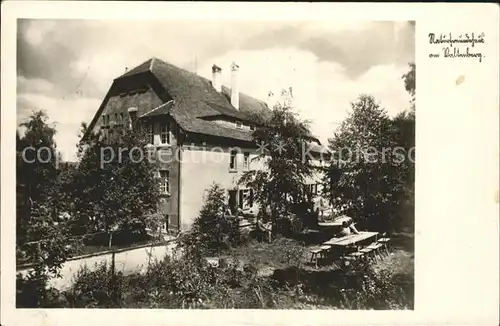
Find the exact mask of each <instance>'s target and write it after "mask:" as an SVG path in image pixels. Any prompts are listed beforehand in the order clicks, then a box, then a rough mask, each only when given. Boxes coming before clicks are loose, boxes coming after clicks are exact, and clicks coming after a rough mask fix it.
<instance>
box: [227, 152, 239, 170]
mask: <svg viewBox="0 0 500 326" xmlns="http://www.w3.org/2000/svg"><path fill="white" fill-rule="evenodd" d="M237 154H238V152H237V151H235V150H233V151H231V157H230V160H229V169H230V170H236V155H237Z"/></svg>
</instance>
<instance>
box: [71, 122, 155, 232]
mask: <svg viewBox="0 0 500 326" xmlns="http://www.w3.org/2000/svg"><path fill="white" fill-rule="evenodd" d="M85 132H86V125H84V124H82V134H85ZM78 155H79V157H80V163H79V165H78V169H77V170H76V171H75V173H74V175H73V193H72V198H73V201H74V213H75V216H76V218H77V220H78V221H79V222H80V224H81V225H84V226H85V227H86V228H87V230H89V231H105V232H108V233H111V232H112V231H113V230H117V229H122V230H123V229H125V230H126V229H128V230H131V229H133V230H139V231H141V232H143V231H145V229H146V226H147V224H149V222H148V219H147V217H148V216H150V215H151V214H154V213H155V212H156V211H157V208H158V203H159V201H160V198H161V195H160V192H159V183H158V179H157V178H156V177H155V176H156V173H157V171H158V160H157V158H156V157H155V156H154V152H150V151H148V147H147V140H146V135H145V133H144V131H143V130H142V129H140V128H137V129H134V130H130V129H126V128H122V127H115V128H114V129H112V132H110V133H109V136H108V137H103V135H102V134H101V133H92V132H90V133H88V137H86V138H84V139H82V141H81V142H80V144H79V148H78Z"/></svg>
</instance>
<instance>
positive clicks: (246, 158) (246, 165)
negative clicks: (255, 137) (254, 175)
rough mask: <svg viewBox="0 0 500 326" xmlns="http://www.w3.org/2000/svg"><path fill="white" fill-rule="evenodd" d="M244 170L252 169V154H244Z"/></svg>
mask: <svg viewBox="0 0 500 326" xmlns="http://www.w3.org/2000/svg"><path fill="white" fill-rule="evenodd" d="M243 169H245V170H249V169H250V152H243Z"/></svg>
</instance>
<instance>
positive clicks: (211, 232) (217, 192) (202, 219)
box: [183, 183, 240, 254]
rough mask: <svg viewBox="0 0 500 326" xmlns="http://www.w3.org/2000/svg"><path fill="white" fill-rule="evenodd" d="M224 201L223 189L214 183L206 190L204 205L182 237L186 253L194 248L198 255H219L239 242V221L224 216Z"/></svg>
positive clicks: (235, 218) (233, 217) (232, 217)
mask: <svg viewBox="0 0 500 326" xmlns="http://www.w3.org/2000/svg"><path fill="white" fill-rule="evenodd" d="M225 202H226V199H225V191H224V189H223V188H222V187H221V186H220V185H219V184H217V183H214V184H213V185H212V186H211V187H210V188H209V189H207V190H206V194H205V203H204V204H203V207H202V208H201V210H200V214H199V215H198V217H197V218H196V219H195V220H194V223H193V226H192V228H191V230H190V233H189V234H188V235H187V236H185V237H184V239H183V243H184V246H185V247H186V246H187V247H188V248H187V250H188V251H193V250H190V249H194V248H193V247H196V249H198V250H197V252H198V253H208V254H214V253H217V254H220V251H221V249H227V248H230V247H231V246H233V245H235V244H237V243H238V242H239V240H240V230H239V220H238V218H237V217H235V216H227V215H225V208H226V204H225Z"/></svg>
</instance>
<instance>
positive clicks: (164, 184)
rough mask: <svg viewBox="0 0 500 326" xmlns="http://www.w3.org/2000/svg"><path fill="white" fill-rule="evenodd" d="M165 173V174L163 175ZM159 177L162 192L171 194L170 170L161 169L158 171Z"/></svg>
mask: <svg viewBox="0 0 500 326" xmlns="http://www.w3.org/2000/svg"><path fill="white" fill-rule="evenodd" d="M163 173H165V175H162V174H163ZM158 177H159V179H160V194H162V195H167V196H168V195H170V171H169V170H160V171H158Z"/></svg>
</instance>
